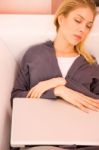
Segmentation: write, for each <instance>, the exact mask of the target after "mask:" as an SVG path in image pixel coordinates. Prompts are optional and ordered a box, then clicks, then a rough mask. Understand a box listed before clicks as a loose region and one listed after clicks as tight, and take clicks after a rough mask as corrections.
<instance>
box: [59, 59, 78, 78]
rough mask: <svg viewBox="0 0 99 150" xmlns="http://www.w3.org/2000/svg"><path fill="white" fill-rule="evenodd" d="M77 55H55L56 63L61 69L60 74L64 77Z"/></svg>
mask: <svg viewBox="0 0 99 150" xmlns="http://www.w3.org/2000/svg"><path fill="white" fill-rule="evenodd" d="M77 57H78V56H74V57H57V61H58V65H59V68H60V70H61V73H62V76H63V77H64V78H65V77H66V74H67V72H68V71H69V69H70V67H71V66H72V64H73V62H74V61H75V59H76V58H77Z"/></svg>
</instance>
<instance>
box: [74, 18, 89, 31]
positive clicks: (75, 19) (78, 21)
mask: <svg viewBox="0 0 99 150" xmlns="http://www.w3.org/2000/svg"><path fill="white" fill-rule="evenodd" d="M75 21H76V22H77V23H81V21H79V20H76V19H75ZM86 27H87V28H88V29H91V27H89V26H86Z"/></svg>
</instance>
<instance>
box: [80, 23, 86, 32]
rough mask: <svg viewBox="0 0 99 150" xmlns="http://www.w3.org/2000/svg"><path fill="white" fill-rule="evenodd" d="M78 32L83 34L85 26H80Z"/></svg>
mask: <svg viewBox="0 0 99 150" xmlns="http://www.w3.org/2000/svg"><path fill="white" fill-rule="evenodd" d="M79 30H80V32H81V33H84V32H85V31H86V25H85V24H83V25H81V26H80V29H79Z"/></svg>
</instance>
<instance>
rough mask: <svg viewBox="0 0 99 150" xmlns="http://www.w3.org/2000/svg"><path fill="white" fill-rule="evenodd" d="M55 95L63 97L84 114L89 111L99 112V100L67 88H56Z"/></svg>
mask: <svg viewBox="0 0 99 150" xmlns="http://www.w3.org/2000/svg"><path fill="white" fill-rule="evenodd" d="M54 93H55V95H56V96H59V97H61V98H62V99H64V100H65V101H67V102H69V103H71V104H72V105H74V106H76V107H78V108H79V109H81V110H83V111H84V112H88V111H89V110H93V111H98V110H99V100H95V99H93V98H91V97H88V96H86V95H84V94H82V93H79V92H77V91H74V90H72V89H69V88H67V87H65V86H59V87H56V88H55V89H54Z"/></svg>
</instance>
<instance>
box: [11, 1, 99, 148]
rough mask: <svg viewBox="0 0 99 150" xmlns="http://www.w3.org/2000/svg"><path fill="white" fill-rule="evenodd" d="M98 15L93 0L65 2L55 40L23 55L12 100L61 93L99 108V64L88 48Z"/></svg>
mask: <svg viewBox="0 0 99 150" xmlns="http://www.w3.org/2000/svg"><path fill="white" fill-rule="evenodd" d="M95 16H96V6H95V3H94V1H93V0H64V1H63V2H62V4H61V5H60V6H59V8H58V10H57V12H56V15H55V25H56V30H57V35H56V37H55V39H54V41H47V42H45V43H42V44H39V45H35V46H32V47H31V48H30V49H29V50H28V51H27V52H26V53H25V55H24V57H23V59H22V63H21V68H20V70H19V72H18V75H17V78H16V81H15V85H14V88H13V91H12V99H11V102H12V103H13V98H14V97H28V98H46V99H53V100H54V99H56V98H57V97H60V98H61V99H62V100H64V101H67V102H69V103H70V104H72V105H74V106H75V107H77V108H79V109H81V110H82V111H84V112H89V111H90V110H93V111H97V110H99V101H98V99H99V66H98V64H97V61H96V59H95V58H94V57H93V56H92V55H91V54H90V53H89V52H88V51H87V50H86V49H85V48H84V41H85V39H86V37H87V35H88V34H89V32H90V31H91V28H92V26H93V22H94V19H95ZM32 149H34V148H32ZM39 149H41V148H40V147H39ZM43 149H44V147H43ZM45 149H48V148H46V147H45ZM52 149H53V150H55V149H60V150H61V149H62V148H58V147H57V148H55V147H53V148H52V147H51V150H52ZM65 149H66V148H65ZM83 149H84V150H85V149H86V148H83ZM91 149H92V147H91ZM98 149H99V148H98ZM94 150H95V147H94Z"/></svg>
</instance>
